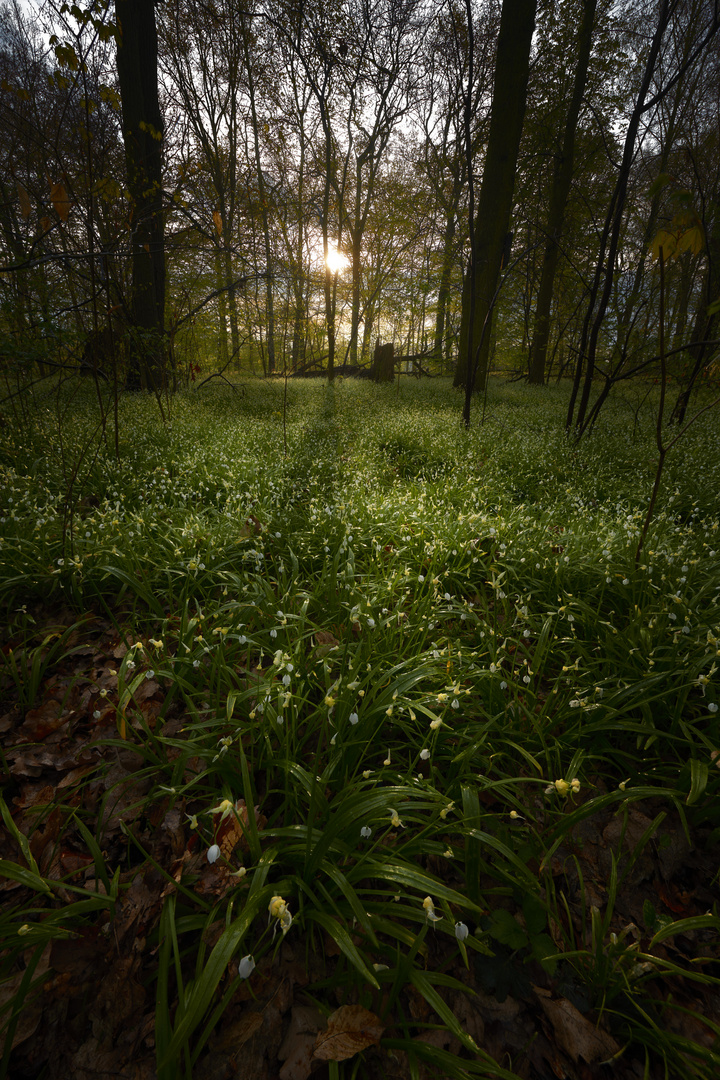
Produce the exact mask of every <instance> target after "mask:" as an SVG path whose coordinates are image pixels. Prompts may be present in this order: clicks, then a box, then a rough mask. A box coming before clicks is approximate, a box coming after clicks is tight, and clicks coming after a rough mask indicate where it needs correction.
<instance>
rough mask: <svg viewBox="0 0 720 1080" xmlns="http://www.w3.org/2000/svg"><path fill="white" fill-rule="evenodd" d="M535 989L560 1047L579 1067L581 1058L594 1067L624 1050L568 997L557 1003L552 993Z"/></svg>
mask: <svg viewBox="0 0 720 1080" xmlns="http://www.w3.org/2000/svg"><path fill="white" fill-rule="evenodd" d="M533 989H534V990H535V993H536V994H537V997H538V1001H539V1002H540V1005H541V1006H542V1010H543V1012H544V1013H545V1015H546V1016H547V1017H548V1019H549V1020H550V1023H551V1024H552V1026H553V1030H554V1032H555V1038H556V1039H557V1043H558V1046H559V1047H560V1048H561V1049H562V1050H564V1051H565V1053H566V1054H569V1056H570V1057H571V1058H572V1059H573V1061H574V1062H575V1064H576V1065H577V1064H578V1063H579V1061H580V1058H582V1059H583V1061H586V1062H587V1063H588V1065H592V1064H593V1063H594V1062H596V1061H607V1060H608V1059H609V1058H611V1057H614V1056H615V1054H617V1053H618V1052H619V1050H620V1047H619V1046H618V1044H617V1043H616V1042H615V1040H614V1039H613V1037H612V1035H609V1034H608V1033H607V1032H606V1031H602V1030H601V1029H600V1028H597V1027H595V1025H594V1024H591V1023H590V1021H589V1020H586V1019H585V1017H584V1016H583V1015H582V1013H581V1012H579V1010H578V1009H576V1008H575V1006H574V1005H573V1004H572V1002H571V1001H568V999H567V998H557V999H556V1000H553V998H552V997H551V996H550V991H549V990H543V989H542V987H539V986H535V987H533Z"/></svg>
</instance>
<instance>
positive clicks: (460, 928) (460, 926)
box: [455, 922, 470, 941]
mask: <svg viewBox="0 0 720 1080" xmlns="http://www.w3.org/2000/svg"><path fill="white" fill-rule="evenodd" d="M469 933H470V931H469V930H468V928H467V926H466V925H465V923H464V922H456V923H455V937H456V938H457V939H458V941H464V940H465V938H466V937H467V936H468V934H469Z"/></svg>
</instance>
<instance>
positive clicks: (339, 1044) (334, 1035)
mask: <svg viewBox="0 0 720 1080" xmlns="http://www.w3.org/2000/svg"><path fill="white" fill-rule="evenodd" d="M384 1030H385V1028H384V1027H383V1025H382V1024H381V1022H380V1018H379V1017H377V1016H376V1015H375V1013H371V1012H370V1011H369V1010H368V1009H364V1008H363V1006H362V1005H341V1006H340V1008H339V1009H336V1010H335V1012H334V1013H331V1014H330V1016H329V1017H328V1026H327V1027H326V1029H325V1031H321V1032H320V1033H319V1034H318V1037H317V1039H316V1040H315V1053H314V1055H313V1056H314V1057H316V1058H319V1059H320V1060H321V1061H345V1060H346V1058H350V1057H353V1055H354V1054H358V1053H359V1052H360V1051H361V1050H365V1049H366V1048H367V1047H368V1046H377V1044H378V1043H379V1042H380V1039H381V1037H382V1033H383V1031H384Z"/></svg>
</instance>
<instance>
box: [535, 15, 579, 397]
mask: <svg viewBox="0 0 720 1080" xmlns="http://www.w3.org/2000/svg"><path fill="white" fill-rule="evenodd" d="M595 7H596V0H585V5H584V9H583V19H582V23H581V26H580V30H579V32H578V62H577V67H576V68H575V79H574V83H573V92H572V97H571V99H570V105H569V107H568V113H567V118H566V120H565V133H564V135H563V145H562V150H561V151H560V155H559V157H557V158H556V160H555V169H554V172H553V181H552V189H551V191H550V206H549V208H548V218H547V226H546V229H547V233H546V235H547V239H546V241H545V254H544V256H543V264H542V273H541V275H540V287H539V289H538V295H537V302H536V305H535V320H534V325H533V336H532V344H531V346H530V363H529V372H528V374H529V380H528V381H529V382H531V383H534V384H536V385H542V384H543V383H544V382H545V368H546V365H547V348H548V338H549V336H550V308H551V305H552V298H553V292H554V286H555V274H556V271H557V264H558V254H559V247H558V244H559V241H560V237H561V235H562V228H563V221H564V218H565V207H566V205H567V200H568V195H569V194H570V185H571V183H572V174H573V163H574V159H575V131H576V129H577V122H578V117H579V115H580V106H581V105H582V99H583V94H584V93H585V83H586V82H587V71H588V63H589V61H590V49H591V46H592V32H593V24H594V22H595Z"/></svg>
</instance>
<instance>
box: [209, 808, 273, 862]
mask: <svg viewBox="0 0 720 1080" xmlns="http://www.w3.org/2000/svg"><path fill="white" fill-rule="evenodd" d="M265 821H266V818H265V817H264V816H263V815H262V814H261V813H260V811H259V809H258V808H257V806H256V807H255V824H256V828H257V829H263V828H264V826H265ZM248 823H249V819H248V812H247V807H246V805H245V800H244V799H238V801H237V802H236V803H235V813H234V814H228V816H227V817H226V818H225V820H224V821H223V823H222V824H221V825H220V826H219V828H218V830H217V833H216V834H215V842H216V843H217V844H218V845H219V847H220V851H221V853H222V856H223V858H225V859H229V858H230V856H231V855H232V853H233V851H234V850H235V848H236V847H237V846H238V844H240V845H241V847H242V850H243V851H247V850H248V844H247V840H246V839H245V832H246V831H247V828H248Z"/></svg>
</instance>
